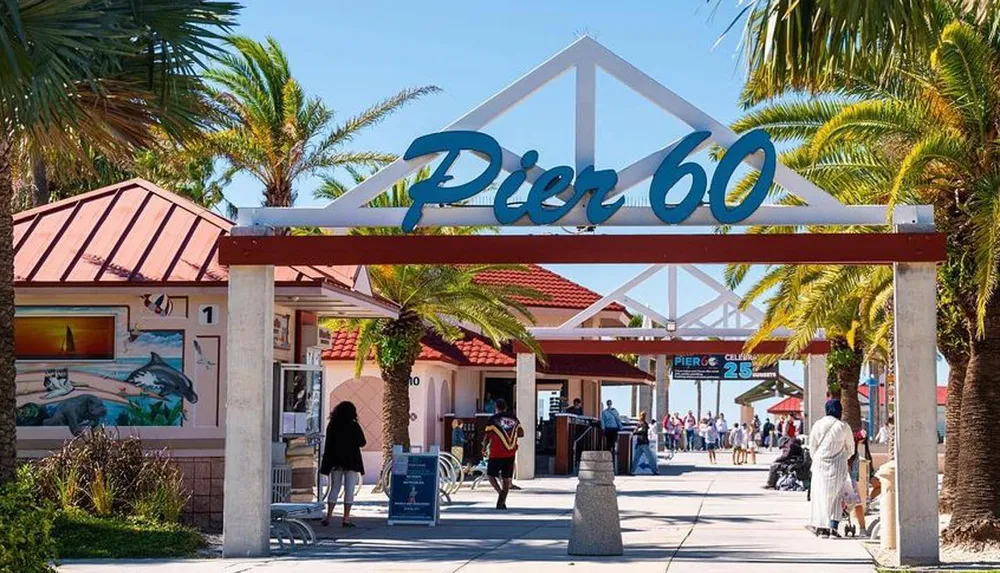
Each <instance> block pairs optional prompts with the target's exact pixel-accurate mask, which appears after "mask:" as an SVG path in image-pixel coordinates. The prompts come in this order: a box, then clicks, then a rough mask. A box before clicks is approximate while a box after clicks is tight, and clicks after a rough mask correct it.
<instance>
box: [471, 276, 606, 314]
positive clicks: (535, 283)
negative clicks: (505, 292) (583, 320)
mask: <svg viewBox="0 0 1000 573" xmlns="http://www.w3.org/2000/svg"><path fill="white" fill-rule="evenodd" d="M525 267H527V268H526V269H525V270H498V271H487V272H484V273H480V274H479V275H477V276H476V281H478V282H483V283H489V284H516V285H521V286H526V287H531V288H534V289H536V290H538V291H541V292H543V293H545V294H547V295H548V299H545V300H537V299H519V301H520V302H521V303H523V304H526V305H529V306H535V307H548V308H571V309H579V310H583V309H585V308H587V307H588V306H590V305H592V304H594V303H595V302H597V301H598V300H600V299H601V295H599V294H597V293H596V292H594V291H592V290H590V289H588V288H587V287H584V286H582V285H578V284H576V283H575V282H573V281H571V280H569V279H567V278H566V277H564V276H562V275H559V274H557V273H554V272H552V271H550V270H548V269H545V268H542V267H540V266H538V265H525ZM605 310H613V311H619V312H620V311H624V310H625V308H624V307H622V305H620V304H618V303H611V304H609V305H608V306H607V308H606V309H605Z"/></svg>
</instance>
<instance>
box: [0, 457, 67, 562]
mask: <svg viewBox="0 0 1000 573" xmlns="http://www.w3.org/2000/svg"><path fill="white" fill-rule="evenodd" d="M35 488H36V484H35V479H34V476H33V475H32V472H31V468H29V467H28V466H24V467H22V468H20V469H19V470H18V472H17V478H16V479H15V481H13V482H11V483H9V484H7V485H5V486H3V487H2V488H0V573H40V572H48V571H52V570H53V569H52V567H50V565H49V562H50V560H51V559H52V558H53V557H54V556H55V544H54V543H53V541H52V526H53V518H54V514H53V510H52V508H51V505H50V504H48V503H45V502H43V501H40V500H38V499H36V497H35V494H34V492H35Z"/></svg>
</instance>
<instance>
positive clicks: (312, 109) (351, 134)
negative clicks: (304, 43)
mask: <svg viewBox="0 0 1000 573" xmlns="http://www.w3.org/2000/svg"><path fill="white" fill-rule="evenodd" d="M228 43H229V44H230V45H231V46H232V47H233V48H234V49H235V50H236V53H235V54H229V55H227V56H225V57H223V58H222V63H221V65H220V66H219V67H217V68H214V69H212V70H209V71H208V72H207V73H206V74H205V77H206V78H207V79H208V80H209V81H210V82H211V83H212V85H211V86H210V87H209V89H208V93H209V96H210V97H211V99H212V100H213V102H214V104H215V107H216V112H217V113H216V125H215V128H214V130H213V131H211V132H210V133H209V134H208V142H209V144H210V145H211V146H213V148H214V149H215V150H216V152H217V153H219V155H221V156H222V157H223V158H225V159H226V161H227V162H228V163H229V165H230V172H231V173H239V172H246V173H249V174H250V175H252V176H253V177H254V178H256V179H257V180H258V181H260V182H261V184H263V185H264V198H263V204H264V205H265V206H271V207H290V206H291V205H292V204H293V203H294V202H295V189H294V183H295V180H296V179H298V178H299V177H302V176H308V175H311V174H315V173H318V172H328V171H330V170H332V169H334V168H337V167H348V166H350V167H363V168H370V167H378V166H381V165H384V164H385V163H388V162H390V161H392V160H393V159H395V156H394V155H391V154H387V153H381V152H376V151H350V150H346V149H344V146H345V145H347V144H348V143H350V142H351V141H352V140H353V139H354V138H355V137H357V135H358V134H359V133H361V132H362V131H364V130H365V129H366V128H368V127H371V126H373V125H376V124H378V123H379V122H381V121H382V120H384V119H385V118H386V117H388V116H389V115H391V114H392V113H394V112H395V111H397V110H399V108H401V107H402V106H404V105H406V104H407V103H410V102H412V101H414V100H416V99H419V98H421V97H423V96H425V95H428V94H431V93H436V92H438V91H440V90H439V88H437V87H436V86H424V87H419V88H411V89H405V90H403V91H401V92H399V93H397V94H395V95H393V96H391V97H389V98H387V99H385V100H383V101H380V102H378V103H377V104H375V105H373V106H371V107H370V108H368V109H366V110H364V111H363V112H361V113H360V114H358V115H356V116H354V117H351V118H348V119H347V120H346V121H344V122H343V123H341V124H339V125H333V111H332V110H330V109H329V108H327V107H326V105H324V104H323V102H322V101H321V100H320V99H319V98H308V97H306V95H305V92H304V91H303V89H302V86H300V85H299V83H298V82H297V81H296V80H295V78H293V77H292V74H291V69H290V67H289V65H288V59H287V57H286V56H285V53H284V52H282V50H281V47H280V46H279V45H278V43H277V42H276V41H275V40H274V39H273V38H267V40H266V41H265V42H264V43H260V42H256V41H254V40H251V39H249V38H245V37H242V36H234V37H231V38H229V40H228Z"/></svg>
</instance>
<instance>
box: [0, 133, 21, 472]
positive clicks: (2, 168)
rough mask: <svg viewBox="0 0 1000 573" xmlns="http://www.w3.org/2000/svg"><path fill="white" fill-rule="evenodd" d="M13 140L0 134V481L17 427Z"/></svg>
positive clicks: (13, 456)
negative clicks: (11, 169) (11, 144)
mask: <svg viewBox="0 0 1000 573" xmlns="http://www.w3.org/2000/svg"><path fill="white" fill-rule="evenodd" d="M10 160H11V149H10V142H8V141H6V139H5V138H0V485H3V484H5V483H7V482H8V481H10V480H12V479H14V468H15V465H16V463H17V439H16V438H17V427H16V417H15V411H16V409H17V402H16V400H15V398H14V377H15V375H16V374H17V371H16V370H15V368H14V221H13V212H12V201H13V199H14V181H13V179H12V176H11V171H10V168H11V165H10V163H11V161H10Z"/></svg>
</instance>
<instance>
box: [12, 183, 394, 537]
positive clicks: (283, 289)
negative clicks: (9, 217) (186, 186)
mask: <svg viewBox="0 0 1000 573" xmlns="http://www.w3.org/2000/svg"><path fill="white" fill-rule="evenodd" d="M232 227H233V223H232V222H230V221H229V220H227V219H225V218H224V217H221V216H220V215H218V214H216V213H214V212H212V211H210V210H207V209H205V208H203V207H201V206H199V205H197V204H195V203H193V202H191V201H189V200H187V199H185V198H183V197H181V196H179V195H176V194H174V193H171V192H169V191H165V190H163V189H161V188H159V187H157V186H156V185H153V184H152V183H149V182H148V181H143V180H141V179H132V180H129V181H124V182H122V183H118V184H116V185H111V186H108V187H104V188H101V189H97V190H94V191H91V192H88V193H84V194H81V195H78V196H75V197H72V198H69V199H65V200H62V201H58V202H55V203H51V204H48V205H44V206H41V207H38V208H35V209H31V210H28V211H23V212H21V213H17V214H16V215H14V253H15V254H14V286H15V297H16V298H15V305H16V308H15V337H14V338H15V340H14V346H15V355H16V357H17V377H16V381H15V397H16V404H17V426H18V427H17V446H18V453H19V455H21V456H24V457H35V456H39V455H44V454H45V453H47V452H49V451H51V450H52V449H55V448H57V447H59V446H60V445H61V444H62V443H63V442H64V441H65V440H67V439H69V438H71V437H73V436H74V435H76V434H79V433H81V432H83V431H84V430H86V429H87V428H89V427H92V426H96V425H105V426H114V427H116V428H117V431H118V432H119V433H120V434H122V435H140V436H141V437H142V439H143V443H144V445H146V446H147V447H149V448H154V449H158V448H162V447H169V448H170V449H171V450H172V454H173V456H174V459H175V460H177V463H178V465H180V466H181V468H182V470H183V471H184V472H185V474H186V475H188V476H189V477H190V478H191V479H192V480H194V479H201V480H203V482H202V483H201V484H196V483H193V482H192V483H190V484H189V485H190V486H192V490H193V492H194V498H193V499H192V508H191V509H192V510H193V511H194V515H193V516H192V518H193V520H194V521H195V522H196V523H197V524H199V525H207V526H211V525H216V526H217V525H218V524H219V522H220V520H221V499H222V498H221V483H222V464H223V459H224V458H223V451H224V450H223V449H224V445H225V435H226V434H225V419H226V416H225V413H226V339H227V331H226V329H227V316H226V310H227V295H228V286H229V272H228V269H227V268H226V267H223V266H222V265H220V264H219V261H218V254H217V247H216V245H217V241H218V239H219V237H222V236H225V235H226V234H228V233H229V232H230V230H231V229H232ZM274 285H275V286H274V302H275V315H274V321H273V327H274V328H273V332H274V357H275V360H276V362H279V363H286V364H293V363H299V364H304V365H306V366H307V365H308V363H309V362H310V361H311V362H312V363H313V368H314V370H315V371H316V372H317V373H318V372H320V371H321V366H320V360H319V346H320V345H321V344H323V341H322V340H321V339H320V336H319V335H320V332H321V331H320V329H319V328H318V326H317V322H318V319H319V318H320V317H322V316H333V317H368V316H394V315H395V312H396V307H395V305H393V304H392V303H389V302H386V301H384V300H382V299H379V298H378V297H376V296H373V295H372V293H371V289H370V287H369V283H368V276H367V272H366V270H365V269H364V268H363V267H357V266H341V267H319V266H295V267H277V268H275V271H274ZM303 367H304V366H303ZM289 372H291V371H289ZM298 372H301V371H298ZM294 375H295V373H294V372H292V373H290V374H288V375H287V377H288V379H289V380H292V381H293V382H294V381H296V379H294ZM277 376H278V379H276V381H275V384H276V386H277V389H276V391H278V392H281V391H286V392H288V393H290V394H293V397H295V395H294V393H296V392H298V391H300V390H302V388H301V387H299V386H295V385H294V384H292V385H289V384H285V382H286V379H285V377H286V374H285V371H284V370H281V372H280V373H279V374H278V375H277ZM321 393H322V392H321V390H320V391H318V392H317V394H321ZM317 398H318V395H317ZM317 404H318V401H317ZM286 405H287V406H288V409H290V410H293V411H294V412H289V414H291V415H292V416H293V417H296V416H297V418H296V421H298V420H300V419H307V418H309V415H313V417H314V420H313V423H314V424H316V425H320V424H322V421H321V420H320V419H319V417H320V416H321V415H322V412H321V411H320V409H318V408H317V409H316V411H315V412H314V413H310V412H307V411H306V409H305V405H304V404H303V403H300V401H297V400H294V399H289V400H279V401H277V402H276V404H275V409H276V415H277V416H278V417H279V418H280V417H281V415H282V414H283V411H282V410H283V408H285V406H286ZM302 426H303V427H302V428H301V429H302V431H303V432H304V431H305V425H304V424H303V425H302ZM299 429H300V428H299V427H297V426H296V424H292V428H291V432H290V433H292V434H294V433H295V432H297V431H298V430H299ZM196 485H197V486H198V487H195V486H196ZM216 486H218V487H216ZM213 492H215V497H216V498H217V501H216V500H214V499H210V497H211V496H212V495H213Z"/></svg>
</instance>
